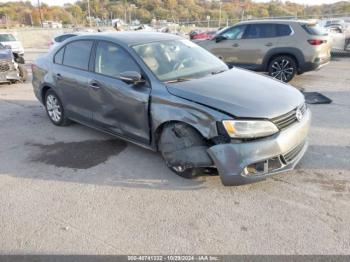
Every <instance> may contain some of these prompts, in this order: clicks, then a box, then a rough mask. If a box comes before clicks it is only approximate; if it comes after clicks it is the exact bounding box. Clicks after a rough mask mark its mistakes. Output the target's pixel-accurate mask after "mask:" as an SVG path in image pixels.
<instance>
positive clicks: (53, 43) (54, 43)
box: [49, 32, 85, 50]
mask: <svg viewBox="0 0 350 262" xmlns="http://www.w3.org/2000/svg"><path fill="white" fill-rule="evenodd" d="M84 33H85V32H72V33H65V34H62V35H58V36H55V37H54V38H53V39H52V40H51V41H50V43H49V50H52V49H54V48H55V47H56V46H58V45H60V44H61V43H62V42H64V41H65V40H66V39H68V38H71V37H74V36H78V35H82V34H84Z"/></svg>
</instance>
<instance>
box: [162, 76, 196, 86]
mask: <svg viewBox="0 0 350 262" xmlns="http://www.w3.org/2000/svg"><path fill="white" fill-rule="evenodd" d="M190 80H191V78H181V77H180V78H176V79H172V80H168V81H165V83H167V84H170V83H179V82H185V81H190Z"/></svg>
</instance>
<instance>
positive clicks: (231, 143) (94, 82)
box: [32, 32, 311, 185]
mask: <svg viewBox="0 0 350 262" xmlns="http://www.w3.org/2000/svg"><path fill="white" fill-rule="evenodd" d="M32 69H33V87H34V92H35V95H36V97H37V98H38V99H39V100H40V101H41V102H42V103H43V104H44V106H45V108H46V111H47V115H48V116H49V118H50V120H51V122H52V123H53V124H55V125H57V126H65V125H68V124H69V123H70V122H71V121H75V122H79V123H82V124H84V125H87V126H90V127H93V128H96V129H98V130H101V131H104V132H107V133H109V134H111V135H114V136H117V137H119V138H122V139H125V140H127V141H130V142H133V143H136V144H138V145H140V146H142V147H146V148H148V149H151V150H154V151H160V153H161V155H162V156H163V158H164V160H165V163H166V164H167V166H168V167H169V168H170V169H171V170H172V171H173V172H175V173H176V174H178V175H180V176H182V177H186V178H192V177H194V176H196V175H198V174H203V173H205V172H206V171H207V170H208V169H215V168H216V169H217V170H218V173H219V175H220V178H221V181H222V183H223V184H224V185H240V184H246V183H251V182H256V181H260V180H262V179H264V178H266V177H267V176H269V175H272V174H275V173H279V172H284V171H287V170H291V169H293V168H294V167H295V165H296V164H297V163H298V162H299V160H300V159H301V158H302V156H303V155H304V153H305V151H306V149H307V141H306V137H307V133H308V130H309V126H310V120H311V113H310V110H309V109H308V108H307V107H306V105H305V100H304V96H303V95H302V94H301V93H300V92H299V91H298V90H296V89H295V88H293V87H291V86H289V85H286V84H284V83H282V82H279V81H277V80H273V79H271V78H269V77H266V76H262V75H258V74H256V73H252V72H248V71H246V70H242V69H237V68H233V69H231V70H229V69H228V67H227V66H226V65H225V64H224V63H223V62H222V61H221V60H219V59H218V58H216V57H215V56H214V55H212V54H210V53H209V52H207V51H206V50H204V49H202V48H201V47H199V46H197V45H196V44H194V43H192V42H190V41H188V40H185V39H183V38H181V37H178V36H175V35H169V34H163V33H141V32H133V33H132V32H123V33H120V32H118V33H100V34H91V35H84V36H78V37H74V38H70V39H68V40H66V41H65V42H64V43H63V44H62V45H60V46H59V47H57V48H55V49H54V50H52V51H51V52H50V53H49V54H48V55H46V56H45V57H41V58H39V59H37V60H36V61H35V63H34V64H33V66H32Z"/></svg>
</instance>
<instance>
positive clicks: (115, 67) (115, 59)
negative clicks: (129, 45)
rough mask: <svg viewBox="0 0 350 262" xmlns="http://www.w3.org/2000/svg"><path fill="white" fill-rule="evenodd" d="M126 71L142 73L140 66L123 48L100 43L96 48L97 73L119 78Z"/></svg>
mask: <svg viewBox="0 0 350 262" xmlns="http://www.w3.org/2000/svg"><path fill="white" fill-rule="evenodd" d="M126 71H136V72H140V69H139V67H138V65H137V64H136V63H135V62H134V60H133V59H132V58H131V57H130V55H129V54H128V53H127V52H126V51H125V50H124V49H122V48H121V47H119V46H117V45H115V44H112V43H109V42H103V41H101V42H99V43H98V45H97V48H96V58H95V72H96V73H99V74H103V75H106V76H111V77H119V76H120V74H121V73H123V72H126Z"/></svg>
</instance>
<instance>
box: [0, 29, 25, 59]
mask: <svg viewBox="0 0 350 262" xmlns="http://www.w3.org/2000/svg"><path fill="white" fill-rule="evenodd" d="M0 43H1V44H2V45H3V46H6V47H10V48H11V49H12V52H14V53H17V54H18V55H20V56H23V55H24V48H23V45H22V43H21V42H20V41H18V40H17V39H16V37H15V36H14V35H13V34H11V33H0Z"/></svg>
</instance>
